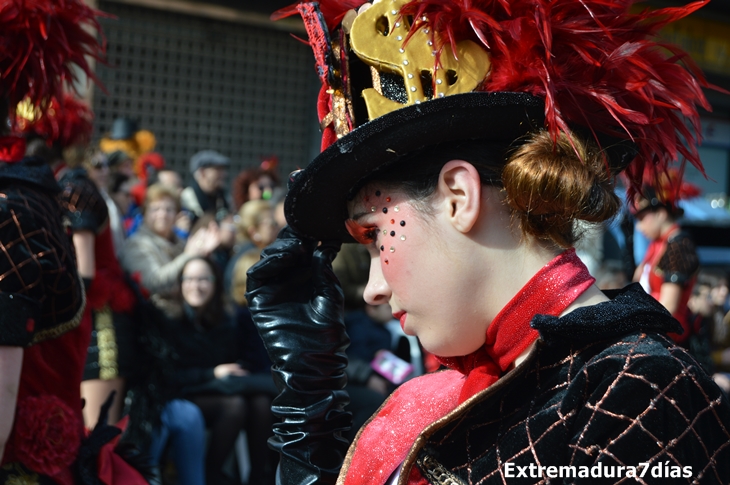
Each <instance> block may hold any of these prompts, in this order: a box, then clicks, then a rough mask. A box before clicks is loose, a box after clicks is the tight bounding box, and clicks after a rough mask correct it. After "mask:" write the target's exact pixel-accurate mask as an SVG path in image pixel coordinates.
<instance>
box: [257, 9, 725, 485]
mask: <svg viewBox="0 0 730 485" xmlns="http://www.w3.org/2000/svg"><path fill="white" fill-rule="evenodd" d="M630 3H631V2H630V1H629V0H613V1H610V0H609V1H605V0H583V1H581V2H576V1H573V0H552V1H543V0H514V1H510V2H506V1H497V0H495V1H481V2H462V1H456V0H453V1H448V0H447V1H444V0H439V1H436V0H414V1H411V2H407V1H405V0H380V1H375V2H373V3H372V4H370V3H364V2H362V1H347V2H333V1H323V2H321V3H320V4H319V5H318V4H314V3H299V4H297V5H294V6H292V7H290V8H287V9H284V10H283V11H281V12H279V13H278V14H277V15H275V16H276V17H281V16H286V15H290V14H297V13H298V14H301V15H302V17H303V19H304V25H305V27H306V28H307V30H308V33H309V37H310V41H311V45H312V47H313V49H314V51H315V59H316V60H317V72H318V73H319V76H320V80H321V81H322V83H323V87H322V90H321V91H320V95H319V99H318V104H317V106H318V110H319V115H320V121H321V126H322V128H323V130H324V134H323V151H322V153H321V154H320V155H319V156H317V157H316V158H315V159H314V160H313V161H312V162H311V163H310V164H309V165H308V166H307V167H306V168H305V169H304V170H302V171H300V172H297V173H294V174H292V176H291V177H290V181H289V192H288V194H287V199H286V205H285V211H286V218H287V221H288V223H289V227H288V228H285V229H284V230H282V232H281V233H280V234H279V237H278V239H277V241H275V242H274V243H273V244H272V245H270V246H269V247H268V248H266V249H265V250H264V251H263V252H262V259H261V261H260V262H259V263H257V264H256V265H255V266H253V267H252V268H251V270H250V271H249V273H248V280H247V282H248V293H247V300H248V302H249V308H250V310H251V313H252V315H253V318H254V321H255V323H256V325H257V326H258V329H259V333H260V334H261V336H262V338H263V340H264V342H265V344H266V346H267V349H268V352H269V355H270V357H271V360H272V362H273V372H274V378H275V381H276V383H277V385H278V387H279V390H280V394H279V396H278V397H277V398H276V399H275V400H274V403H273V407H272V410H273V412H274V414H275V415H276V416H277V418H279V421H278V422H277V423H276V424H275V425H274V428H273V432H274V436H273V437H272V438H271V440H270V444H271V445H272V446H273V447H274V448H275V449H276V450H278V451H279V452H280V455H281V461H280V466H279V471H278V481H279V483H281V484H287V485H290V484H313V483H335V481H336V482H337V483H338V484H343V485H350V484H358V485H367V484H373V485H384V484H386V483H387V484H394V483H398V484H401V485H404V484H425V483H433V484H436V483H451V484H457V483H480V484H490V483H500V484H501V483H513V482H514V483H548V482H550V483H552V482H553V481H555V482H558V481H559V482H560V483H587V482H588V481H590V480H594V481H599V482H601V483H619V482H628V483H634V482H640V483H668V481H669V480H673V482H672V483H675V482H676V483H706V484H709V483H717V484H720V483H728V482H729V481H730V447H728V442H729V441H730V404H728V400H727V396H725V395H723V393H722V392H721V391H720V389H719V388H718V387H717V386H716V385H715V384H714V383H713V382H712V380H711V378H710V377H709V376H707V375H706V374H705V373H704V371H703V370H702V369H701V368H700V366H699V365H698V364H697V363H696V362H695V361H694V360H693V359H692V358H691V357H690V356H689V355H688V354H687V353H686V352H685V351H684V349H682V348H680V347H678V346H677V345H675V343H674V342H673V341H672V340H671V339H670V338H668V337H667V335H666V334H667V332H670V331H676V330H677V329H678V324H677V322H676V321H675V320H674V319H672V318H671V316H670V314H669V313H668V312H667V311H666V310H665V309H664V308H663V307H662V306H661V305H660V304H659V303H658V302H656V301H655V300H654V299H653V298H651V297H650V296H649V295H647V294H646V293H645V292H644V291H643V289H642V288H641V287H640V286H638V285H632V286H628V287H626V288H624V289H622V290H617V291H612V292H606V293H603V292H601V291H600V290H599V289H598V288H597V287H596V285H595V284H594V282H595V280H594V278H593V277H592V276H591V275H590V274H589V272H588V271H587V269H586V267H585V266H584V265H583V263H582V262H581V261H580V259H579V258H578V257H577V256H576V254H575V250H574V245H575V243H576V241H578V239H579V237H580V234H579V233H578V232H577V231H576V228H577V227H578V226H577V224H576V223H577V221H586V222H588V223H596V224H600V223H602V222H604V221H606V220H608V219H610V218H611V217H612V216H613V215H614V214H616V212H617V211H618V210H619V207H620V201H619V199H618V198H617V196H616V195H615V192H614V184H613V180H614V177H615V176H616V175H617V174H619V173H621V172H624V173H625V174H626V177H627V180H628V183H629V184H630V185H631V186H632V187H633V188H634V190H636V189H640V186H641V175H642V173H643V170H644V167H645V166H646V167H649V168H650V169H653V170H654V171H656V172H658V173H661V172H662V171H663V170H665V169H666V167H668V166H669V164H671V163H672V162H674V159H675V154H676V153H678V152H681V153H683V154H685V156H686V157H687V159H688V160H689V161H690V162H692V163H694V164H695V165H697V166H700V167H701V164H700V161H699V155H698V153H697V148H696V143H697V141H698V140H697V138H696V137H695V135H693V133H699V132H700V131H699V130H695V131H694V132H691V131H688V130H687V128H686V125H685V123H690V124H691V123H694V124H695V125H697V124H698V122H699V115H698V112H697V106H698V105H701V106H704V107H706V108H707V107H709V106H708V105H707V102H706V100H705V97H704V94H703V93H702V90H701V86H702V85H705V84H706V83H705V82H704V80H703V78H702V77H701V73H699V72H697V71H696V70H687V69H685V68H684V67H683V65H682V63H681V62H680V61H681V59H682V58H683V54H681V53H680V51H679V50H678V49H677V48H676V47H674V46H670V47H669V51H670V52H671V53H672V55H671V56H670V55H667V54H666V51H664V50H663V49H662V47H663V46H664V44H660V43H659V42H658V41H657V40H656V38H655V36H654V34H655V33H656V32H657V31H658V30H659V29H660V28H661V27H662V26H664V25H666V24H667V23H669V22H670V21H672V20H674V19H677V18H681V17H683V16H685V15H688V14H689V13H691V12H692V11H694V10H696V9H697V8H699V7H700V6H701V5H702V3H701V2H698V3H695V4H692V5H690V6H688V7H675V8H667V9H663V10H660V11H658V12H650V11H643V12H638V13H633V11H629V6H630ZM685 139H686V140H688V141H689V143H688V144H687V145H686V146H685V145H684V144H683V142H684V140H685ZM353 241H356V242H359V243H361V244H364V245H366V247H367V248H368V251H369V252H370V257H371V266H370V278H369V281H368V284H367V286H366V288H365V292H364V298H365V300H366V302H367V303H369V304H372V305H377V304H381V303H383V304H384V303H390V306H391V307H392V309H393V314H394V317H395V318H396V319H398V320H399V321H400V324H401V327H402V328H403V329H404V331H405V332H406V334H409V335H415V336H417V337H418V339H419V341H420V342H421V344H422V345H423V347H424V348H425V349H426V350H427V351H429V352H432V353H433V354H435V355H437V356H439V359H440V361H441V363H442V364H443V365H444V366H445V367H447V370H444V371H442V372H437V373H433V374H427V375H425V376H422V377H419V378H415V379H412V380H410V381H408V382H406V383H405V384H403V385H402V386H400V387H399V388H398V389H397V390H396V391H395V392H394V393H393V394H392V395H391V396H390V397H389V398H388V400H387V401H386V402H385V403H384V405H383V406H382V407H381V408H380V409H379V410H378V412H377V413H376V414H375V415H374V416H373V417H372V418H371V419H370V420H369V421H368V422H367V423H366V424H365V426H364V427H363V428H362V429H361V430H360V431H359V432H358V434H357V437H356V439H355V441H354V442H353V443H352V444H351V445H350V446H349V449H348V443H347V442H346V441H345V440H343V439H342V437H341V436H342V433H343V432H344V431H345V430H346V429H347V427H348V426H349V416H348V415H347V413H346V412H344V410H343V409H344V406H345V405H346V403H347V400H348V399H347V395H346V394H345V393H344V392H343V388H344V385H345V383H346V377H345V367H346V365H347V359H346V357H345V354H344V350H345V348H346V347H347V345H348V338H347V335H346V334H345V332H344V330H343V327H344V326H343V322H342V308H343V307H342V304H343V301H342V300H343V298H342V290H341V288H340V287H339V285H338V282H337V279H336V278H335V277H334V275H333V272H332V267H331V261H332V259H333V258H334V256H335V254H336V253H337V251H338V249H339V247H340V244H341V243H343V242H353ZM558 473H559V474H560V476H558Z"/></svg>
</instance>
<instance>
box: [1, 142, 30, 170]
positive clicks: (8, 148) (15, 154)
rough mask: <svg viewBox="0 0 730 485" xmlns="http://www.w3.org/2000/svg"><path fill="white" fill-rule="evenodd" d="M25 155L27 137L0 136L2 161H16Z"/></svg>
mask: <svg viewBox="0 0 730 485" xmlns="http://www.w3.org/2000/svg"><path fill="white" fill-rule="evenodd" d="M23 157H25V138H20V137H17V136H0V162H5V163H15V162H19V161H21V160H22V159H23Z"/></svg>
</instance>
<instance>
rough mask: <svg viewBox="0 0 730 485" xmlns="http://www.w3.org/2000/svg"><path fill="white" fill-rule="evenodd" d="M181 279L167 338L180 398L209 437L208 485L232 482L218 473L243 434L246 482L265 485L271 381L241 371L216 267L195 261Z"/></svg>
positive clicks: (237, 334)
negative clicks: (177, 314) (178, 306)
mask: <svg viewBox="0 0 730 485" xmlns="http://www.w3.org/2000/svg"><path fill="white" fill-rule="evenodd" d="M180 280H181V287H182V299H183V302H184V303H183V306H184V309H185V310H184V313H183V317H182V318H181V319H180V320H178V323H177V325H175V327H174V328H172V329H171V330H172V332H170V333H169V334H168V339H169V341H170V342H171V343H172V344H173V347H174V349H175V351H176V354H177V355H178V356H179V359H178V360H177V361H176V372H175V383H176V385H177V386H178V388H179V389H180V393H181V394H182V396H183V397H185V398H186V399H189V400H190V401H192V402H194V403H195V404H197V405H198V407H199V408H200V409H201V411H202V412H203V416H204V417H205V421H206V423H207V425H208V428H209V429H210V432H211V434H210V440H209V442H210V444H209V447H208V452H207V458H206V470H207V472H206V474H207V483H209V484H221V483H228V482H231V480H230V479H229V477H226V476H224V475H223V473H222V470H221V469H222V466H223V463H224V461H225V460H226V458H227V457H228V455H229V454H230V453H231V451H232V450H233V445H234V443H235V440H236V438H237V437H238V434H239V433H240V431H241V430H244V429H245V430H246V431H247V436H248V440H249V447H248V448H249V454H250V455H251V468H252V470H251V475H252V479H251V482H252V483H264V482H263V481H264V480H265V481H266V482H267V483H270V482H272V478H273V474H272V470H273V469H274V464H273V463H272V461H271V458H273V457H272V454H271V452H270V451H269V450H268V448H267V447H266V440H267V439H268V436H269V433H270V431H269V430H270V427H271V424H272V415H271V412H270V406H271V400H272V398H273V396H274V395H275V394H276V388H275V387H274V385H273V381H272V380H271V376H270V375H269V374H258V375H254V374H251V372H250V370H249V369H247V368H245V367H244V365H245V361H246V360H247V356H246V355H244V354H243V353H242V343H243V340H242V337H243V335H242V333H241V329H240V328H239V327H238V325H237V323H235V322H234V321H233V320H231V318H230V317H229V316H228V315H227V313H226V308H225V305H224V303H223V285H222V281H221V279H220V277H218V272H217V270H216V269H215V265H214V264H213V263H212V262H211V261H210V260H209V259H207V258H201V257H195V258H193V259H191V260H189V261H188V262H187V263H186V264H185V265H184V267H183V269H182V272H181V276H180ZM242 364H243V365H242ZM267 477H268V478H267Z"/></svg>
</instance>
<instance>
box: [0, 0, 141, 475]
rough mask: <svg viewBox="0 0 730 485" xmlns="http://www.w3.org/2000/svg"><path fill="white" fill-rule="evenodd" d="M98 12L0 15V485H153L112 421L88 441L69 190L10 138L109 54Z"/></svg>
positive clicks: (86, 329)
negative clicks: (64, 192) (130, 461)
mask: <svg viewBox="0 0 730 485" xmlns="http://www.w3.org/2000/svg"><path fill="white" fill-rule="evenodd" d="M96 14H97V12H95V11H94V10H92V9H90V8H89V7H88V6H86V5H85V4H83V3H82V2H77V1H73V0H63V1H58V0H54V1H53V2H43V1H34V2H23V1H19V2H18V1H16V2H10V3H8V2H5V3H3V5H2V6H0V45H2V46H3V48H2V49H0V71H2V73H3V74H2V76H0V113H2V120H3V123H2V126H1V127H0V130H2V137H0V161H1V162H2V163H0V193H2V195H1V196H0V247H1V249H2V250H1V251H0V253H2V258H0V274H2V277H1V278H0V306H1V307H2V308H1V309H0V310H1V311H0V389H2V391H0V457H1V460H2V467H1V468H0V483H8V484H11V483H16V484H17V483H24V484H26V483H27V484H61V485H71V484H79V483H83V484H98V483H100V481H101V482H102V483H104V484H107V485H108V484H111V483H114V482H115V481H116V480H119V481H118V482H117V483H120V482H123V483H126V484H143V483H146V481H145V480H144V479H143V477H142V476H141V475H140V474H139V473H138V472H137V471H135V470H134V469H132V468H131V467H130V466H129V465H127V464H126V462H125V461H124V460H122V459H121V457H120V456H118V455H116V454H115V453H114V446H115V444H116V440H117V438H116V437H117V436H118V435H119V434H120V433H121V431H122V430H121V429H119V428H116V427H110V426H107V425H106V416H105V414H106V411H102V413H101V415H102V419H101V420H100V422H99V423H98V425H97V427H96V428H95V430H94V432H92V433H91V434H90V435H89V436H86V432H85V430H84V422H83V417H82V400H81V396H80V394H79V388H80V384H81V375H82V371H83V367H84V361H85V359H86V349H87V347H88V344H89V334H90V332H91V328H90V325H89V324H90V321H88V320H84V319H83V318H82V316H83V314H84V306H85V304H86V298H85V294H84V289H83V284H82V282H81V279H80V278H79V273H78V272H77V269H76V257H75V254H74V247H73V242H72V240H71V237H70V234H69V232H68V231H67V228H66V226H65V225H64V223H63V221H64V220H65V211H64V208H63V207H62V205H61V203H60V200H59V187H58V185H57V183H56V181H55V178H54V176H53V172H52V171H51V169H50V167H49V166H48V165H47V162H49V163H50V162H51V161H46V160H43V159H39V158H31V157H28V158H24V152H25V140H24V139H23V138H21V137H19V136H16V135H14V133H6V128H7V127H8V126H11V128H12V130H13V131H17V130H18V129H19V126H18V124H17V119H16V115H17V114H18V113H19V108H17V106H19V104H20V103H21V102H22V103H23V104H22V109H20V111H26V110H28V109H30V110H31V111H33V112H35V113H36V114H39V115H41V116H42V115H43V114H44V110H45V109H48V107H49V106H52V101H51V100H52V99H54V98H55V99H62V96H61V95H62V84H63V82H64V81H69V82H72V81H73V80H75V75H74V72H75V69H77V68H80V69H81V70H83V71H85V72H86V73H87V74H90V72H89V67H88V64H87V62H86V60H85V58H84V56H85V55H88V56H91V57H94V58H97V59H99V58H101V56H102V55H103V49H102V48H101V46H100V45H99V44H98V42H97V40H96V36H95V34H94V33H90V32H89V31H88V30H87V29H88V28H91V29H92V31H93V30H94V29H95V28H97V27H98V24H97V23H96V18H95V17H96ZM73 64H76V65H77V66H73ZM8 113H11V116H12V121H13V123H11V124H7V123H6V121H7V116H8ZM87 405H88V403H87ZM107 408H108V406H107Z"/></svg>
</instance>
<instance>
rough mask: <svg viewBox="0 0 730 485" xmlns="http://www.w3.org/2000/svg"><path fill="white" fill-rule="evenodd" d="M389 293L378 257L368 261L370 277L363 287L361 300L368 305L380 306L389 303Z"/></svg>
mask: <svg viewBox="0 0 730 485" xmlns="http://www.w3.org/2000/svg"><path fill="white" fill-rule="evenodd" d="M390 297H391V291H390V286H388V282H387V281H385V277H384V276H383V268H382V266H381V265H380V257H379V256H375V257H373V258H372V259H370V276H369V277H368V284H367V285H366V286H365V291H364V292H363V298H364V299H365V302H366V303H368V304H369V305H382V304H383V303H388V302H389V301H390Z"/></svg>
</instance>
